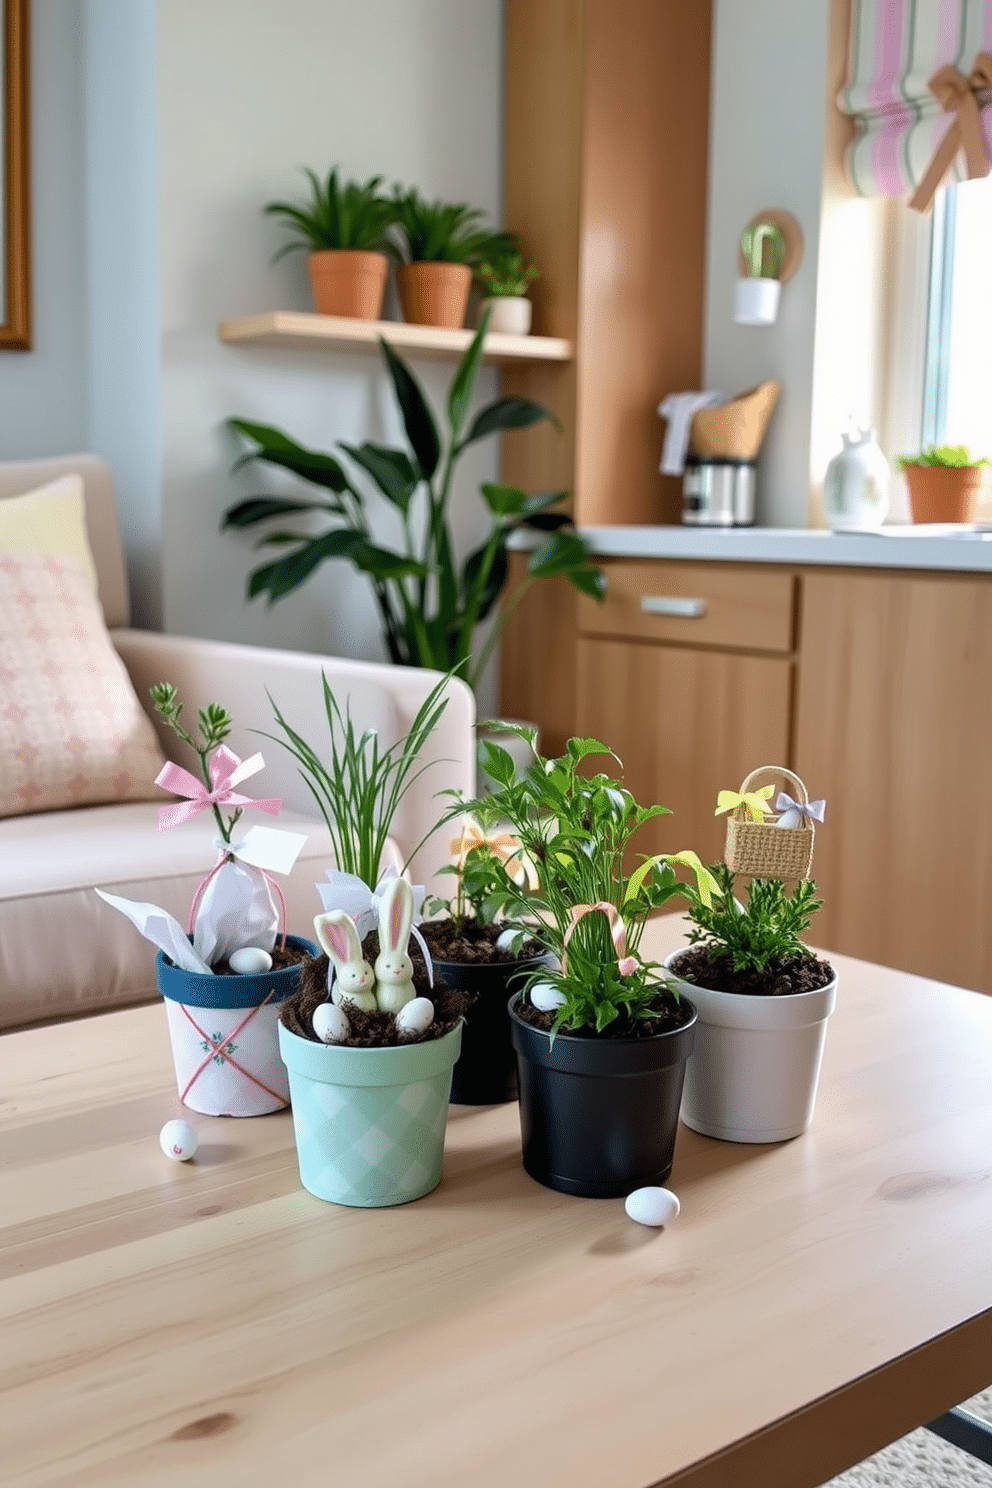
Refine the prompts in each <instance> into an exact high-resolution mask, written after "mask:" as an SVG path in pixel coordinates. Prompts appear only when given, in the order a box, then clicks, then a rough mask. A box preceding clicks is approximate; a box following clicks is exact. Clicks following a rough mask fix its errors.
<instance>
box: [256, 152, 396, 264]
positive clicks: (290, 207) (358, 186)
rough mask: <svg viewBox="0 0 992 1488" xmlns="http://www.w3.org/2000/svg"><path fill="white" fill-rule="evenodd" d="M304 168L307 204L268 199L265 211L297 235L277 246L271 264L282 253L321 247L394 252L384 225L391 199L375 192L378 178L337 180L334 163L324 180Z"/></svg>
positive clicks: (391, 211) (391, 218)
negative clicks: (277, 218) (308, 183)
mask: <svg viewBox="0 0 992 1488" xmlns="http://www.w3.org/2000/svg"><path fill="white" fill-rule="evenodd" d="M303 169H304V174H305V175H306V176H307V177H308V179H309V181H310V191H311V195H310V200H309V202H303V203H294V202H284V201H271V202H268V203H267V205H266V206H265V209H264V210H265V211H266V212H267V213H269V214H270V215H271V216H273V217H281V218H282V219H283V222H284V225H285V226H287V227H288V228H289V229H290V230H291V231H292V232H293V233H294V234H295V235H296V237H295V240H293V241H290V242H288V243H284V244H283V246H282V247H281V248H279V249H277V250H276V252H275V253H274V254H273V256H272V262H273V263H275V262H276V261H277V260H278V259H280V258H282V257H283V255H284V254H286V253H294V252H299V251H301V250H305V251H307V252H309V253H315V252H318V251H320V250H321V249H325V248H333V249H341V248H346V249H360V250H362V251H363V252H366V253H389V254H394V252H395V249H394V245H393V243H392V240H391V238H390V236H389V229H390V228H391V227H392V226H393V224H394V223H395V221H396V217H397V208H396V203H395V202H394V200H393V198H392V197H390V196H386V195H385V194H384V193H383V192H381V191H380V190H379V188H380V186H381V185H382V177H381V176H371V177H370V178H369V180H367V181H365V182H364V183H361V182H358V181H346V182H343V183H341V182H339V181H338V171H337V166H335V167H334V169H333V170H332V171H331V172H330V174H329V175H328V177H327V180H326V181H321V180H320V178H319V177H318V176H317V174H316V173H315V172H314V171H312V170H311V169H310V168H309V166H304V168H303Z"/></svg>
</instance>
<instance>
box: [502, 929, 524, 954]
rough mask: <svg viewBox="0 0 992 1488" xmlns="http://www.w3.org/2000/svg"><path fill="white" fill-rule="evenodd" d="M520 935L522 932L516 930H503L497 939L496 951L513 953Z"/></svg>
mask: <svg viewBox="0 0 992 1488" xmlns="http://www.w3.org/2000/svg"><path fill="white" fill-rule="evenodd" d="M519 935H520V931H519V930H517V929H515V928H514V929H510V930H501V931H500V933H499V934H498V935H497V937H496V949H497V950H498V951H512V950H513V947H514V945H515V944H516V942H517V938H518V936H519Z"/></svg>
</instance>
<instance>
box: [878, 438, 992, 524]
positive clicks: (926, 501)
mask: <svg viewBox="0 0 992 1488" xmlns="http://www.w3.org/2000/svg"><path fill="white" fill-rule="evenodd" d="M899 468H900V470H902V471H903V473H904V474H905V476H906V483H907V485H908V486H909V505H910V511H911V513H912V517H913V521H914V522H973V521H974V520H975V508H976V506H977V505H978V499H979V495H980V493H982V492H983V491H984V490H985V489H987V487H988V484H989V471H990V469H992V467H990V466H989V462H988V460H987V459H986V458H984V456H983V457H982V458H981V459H975V460H973V459H972V458H971V456H970V454H969V453H968V448H967V446H966V445H963V444H941V445H929V446H928V447H927V448H926V449H924V450H921V452H920V453H919V454H918V455H900V456H899Z"/></svg>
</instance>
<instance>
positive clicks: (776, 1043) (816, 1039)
mask: <svg viewBox="0 0 992 1488" xmlns="http://www.w3.org/2000/svg"><path fill="white" fill-rule="evenodd" d="M684 949H685V948H684V947H683V948H682V950H679V951H674V952H673V953H672V955H670V956H668V957H667V958H666V960H665V966H666V968H667V969H668V970H669V971H670V972H672V974H673V975H674V976H675V977H676V980H677V982H678V988H679V991H680V993H684V995H685V996H686V997H688V998H689V999H690V1001H691V1002H692V1003H693V1005H694V1006H695V1008H696V1011H697V1013H698V1015H699V1023H698V1027H697V1031H696V1042H695V1045H694V1047H693V1051H692V1054H691V1055H690V1056H689V1063H688V1065H687V1066H686V1074H685V1089H684V1091H683V1095H682V1111H681V1118H682V1120H683V1121H684V1122H685V1124H686V1126H689V1127H691V1128H692V1130H693V1131H697V1132H701V1133H702V1134H703V1136H704V1137H719V1138H720V1139H721V1140H722V1141H724V1142H784V1141H786V1140H787V1139H788V1138H789V1137H798V1136H799V1135H800V1133H802V1132H804V1131H805V1130H806V1128H807V1127H808V1126H809V1124H810V1122H811V1120H812V1119H813V1107H814V1105H815V1102H816V1091H817V1086H818V1084H819V1080H820V1064H821V1062H822V1059H823V1046H824V1041H825V1039H826V1034H827V1019H828V1018H829V1016H830V1014H831V1013H832V1012H833V1010H834V1007H835V1005H836V1002H837V978H836V976H835V977H834V979H833V981H832V982H830V983H829V984H828V985H827V986H826V987H818V988H817V989H816V990H815V991H813V992H797V993H795V994H793V995H790V996H785V997H747V996H742V995H741V994H739V993H736V992H715V991H713V990H712V989H711V988H708V987H697V986H696V984H695V983H694V982H684V981H682V980H681V979H679V978H678V972H677V970H676V963H677V961H678V958H679V956H680V955H681V954H682V953H683V951H684Z"/></svg>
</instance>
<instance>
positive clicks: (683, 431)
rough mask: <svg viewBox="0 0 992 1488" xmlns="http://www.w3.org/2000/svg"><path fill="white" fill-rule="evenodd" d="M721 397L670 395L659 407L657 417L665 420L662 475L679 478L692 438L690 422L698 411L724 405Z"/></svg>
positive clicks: (707, 394) (719, 395) (709, 393)
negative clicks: (666, 421) (666, 422)
mask: <svg viewBox="0 0 992 1488" xmlns="http://www.w3.org/2000/svg"><path fill="white" fill-rule="evenodd" d="M726 401H727V400H726V398H725V396H724V395H723V393H714V392H706V393H669V395H668V397H667V398H664V399H663V400H662V402H660V403H659V404H658V414H659V417H661V418H663V419H667V420H668V429H667V431H666V433H665V443H664V446H663V448H662V451H661V463H660V465H659V466H658V469H659V470H660V471H661V473H662V475H681V474H682V472H683V471H684V470H685V457H686V454H687V453H688V450H689V440H690V438H691V436H692V421H693V419H694V418H695V416H696V414H697V413H698V412H699V410H700V409H701V408H713V407H715V406H716V405H717V404H719V403H726Z"/></svg>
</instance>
